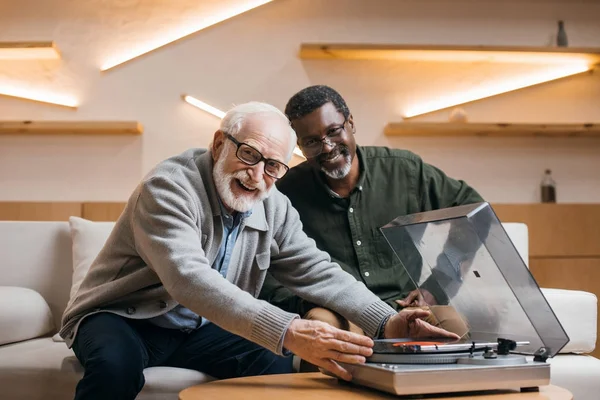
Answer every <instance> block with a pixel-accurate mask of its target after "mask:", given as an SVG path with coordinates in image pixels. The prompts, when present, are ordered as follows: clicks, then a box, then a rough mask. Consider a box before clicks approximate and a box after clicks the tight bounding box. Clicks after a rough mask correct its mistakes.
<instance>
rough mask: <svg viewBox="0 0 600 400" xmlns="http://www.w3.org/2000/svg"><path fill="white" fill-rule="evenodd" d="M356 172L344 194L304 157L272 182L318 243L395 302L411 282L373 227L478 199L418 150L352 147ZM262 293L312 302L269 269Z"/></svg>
mask: <svg viewBox="0 0 600 400" xmlns="http://www.w3.org/2000/svg"><path fill="white" fill-rule="evenodd" d="M357 156H358V160H359V165H360V176H359V179H358V182H357V184H356V187H355V188H354V190H353V191H352V192H351V193H350V196H349V197H347V198H340V197H339V196H337V195H336V194H335V193H334V192H332V191H331V190H330V189H329V187H328V186H327V185H326V184H325V182H324V178H323V177H322V175H321V172H318V171H315V170H314V169H313V168H311V167H310V166H309V165H308V164H307V163H303V164H300V165H298V166H296V167H294V168H292V169H291V170H290V171H289V172H288V174H287V175H286V176H285V177H284V178H283V179H281V180H280V181H279V182H278V184H277V186H278V188H279V190H280V191H281V192H282V193H284V194H285V195H287V196H288V197H289V199H290V201H291V202H292V205H293V206H294V207H295V208H296V209H297V210H298V212H299V214H300V218H301V220H302V224H303V226H304V231H305V232H306V233H307V234H308V236H310V237H311V238H313V239H314V240H315V241H316V243H317V246H318V247H319V248H320V249H322V250H324V251H326V252H328V253H329V254H330V255H331V258H332V259H333V260H334V261H335V262H337V263H339V264H340V265H341V267H342V268H343V269H344V270H345V271H347V272H349V273H350V274H352V275H353V276H354V277H355V278H356V279H357V280H359V281H362V282H364V284H365V285H366V286H367V287H368V288H369V289H370V290H371V291H372V292H373V293H375V294H376V295H377V296H379V297H380V298H381V299H382V300H384V301H386V302H388V303H389V304H390V305H391V306H392V307H395V308H398V305H397V304H396V303H395V302H394V301H395V300H397V299H402V298H404V297H405V295H406V294H407V293H408V292H410V291H411V290H413V289H414V286H413V285H412V283H411V282H410V279H409V277H408V275H407V274H406V272H405V270H404V268H403V267H402V265H401V263H400V261H399V260H398V258H397V257H396V256H395V254H394V253H393V250H392V249H391V248H390V246H389V245H388V244H387V242H386V240H385V238H384V237H383V235H382V234H381V232H380V230H379V228H381V227H382V226H384V225H386V224H387V223H389V222H390V221H392V220H393V219H394V218H396V217H399V216H401V215H407V214H412V213H417V212H422V211H429V210H434V209H440V208H447V207H453V206H458V205H462V204H470V203H477V202H481V201H483V199H482V198H481V196H480V195H479V194H478V193H477V192H476V191H475V190H474V189H472V188H471V187H469V186H468V185H467V184H466V183H465V182H463V181H459V180H455V179H452V178H449V177H448V176H446V174H444V173H443V172H442V171H441V170H439V169H437V168H435V167H433V166H431V165H429V164H426V163H424V162H423V160H422V159H421V158H420V157H419V156H417V155H416V154H414V153H412V152H409V151H406V150H397V149H389V148H387V147H357ZM260 297H261V298H263V299H265V300H267V301H269V302H271V303H273V304H275V305H276V306H279V307H280V308H283V309H284V310H287V311H291V312H297V313H299V314H300V315H303V314H304V313H305V312H306V311H308V310H309V309H310V308H312V306H313V305H311V304H308V303H306V302H304V301H302V300H301V299H300V298H298V297H296V296H294V295H293V294H292V293H291V292H290V291H289V290H288V289H286V288H284V287H283V286H281V285H280V284H279V283H278V282H277V281H275V280H274V278H272V277H271V276H270V275H269V276H267V280H266V282H265V285H264V286H263V290H262V292H261V295H260Z"/></svg>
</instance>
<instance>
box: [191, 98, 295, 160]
mask: <svg viewBox="0 0 600 400" xmlns="http://www.w3.org/2000/svg"><path fill="white" fill-rule="evenodd" d="M181 98H182V99H183V100H184V101H185V102H186V103H188V104H191V105H193V106H194V107H197V108H199V109H201V110H203V111H206V112H207V113H209V114H212V115H214V116H215V117H217V118H223V117H224V116H225V112H224V111H221V110H219V109H218V108H215V107H213V106H211V105H210V104H206V103H205V102H203V101H200V100H198V99H197V98H195V97H192V96H189V95H186V94H184V95H182V96H181ZM294 154H295V155H297V156H299V157H302V158H306V157H305V156H304V154H302V151H301V150H300V149H299V148H298V147H294Z"/></svg>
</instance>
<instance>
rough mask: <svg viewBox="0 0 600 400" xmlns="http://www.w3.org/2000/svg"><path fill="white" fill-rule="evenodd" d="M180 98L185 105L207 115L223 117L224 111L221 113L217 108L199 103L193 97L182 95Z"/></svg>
mask: <svg viewBox="0 0 600 400" xmlns="http://www.w3.org/2000/svg"><path fill="white" fill-rule="evenodd" d="M181 98H182V99H183V100H184V101H186V102H187V103H189V104H191V105H193V106H194V107H198V108H199V109H201V110H203V111H206V112H207V113H209V114H212V115H214V116H215V117H218V118H223V117H224V116H225V111H221V110H219V109H218V108H215V107H213V106H211V105H209V104H206V103H205V102H203V101H200V100H198V99H197V98H195V97H192V96H188V95H187V94H184V95H182V96H181Z"/></svg>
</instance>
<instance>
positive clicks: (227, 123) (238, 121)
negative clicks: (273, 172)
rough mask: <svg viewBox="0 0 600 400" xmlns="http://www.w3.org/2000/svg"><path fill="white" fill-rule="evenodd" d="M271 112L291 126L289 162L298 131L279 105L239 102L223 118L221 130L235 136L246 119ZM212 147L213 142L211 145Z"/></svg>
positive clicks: (287, 159)
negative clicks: (293, 127)
mask: <svg viewBox="0 0 600 400" xmlns="http://www.w3.org/2000/svg"><path fill="white" fill-rule="evenodd" d="M259 113H263V114H271V115H276V116H279V117H281V118H282V119H283V120H285V122H286V123H287V124H288V126H289V133H290V149H289V150H288V153H287V158H286V162H289V161H290V160H291V158H292V152H293V151H294V147H295V146H296V132H295V131H294V129H292V126H291V124H290V121H289V119H288V118H287V117H286V116H285V114H284V113H282V112H281V111H280V110H279V109H278V108H277V107H275V106H272V105H271V104H267V103H261V102H258V101H251V102H248V103H243V104H239V105H237V106H235V107H233V108H232V109H230V110H229V111H227V113H226V114H225V116H224V117H223V119H222V120H221V126H220V127H219V130H220V131H222V132H226V133H228V134H230V135H231V136H233V137H236V136H237V135H238V134H239V133H240V130H241V129H242V125H243V124H244V121H246V119H247V118H248V117H249V116H250V115H253V114H259ZM210 148H212V144H211V146H210Z"/></svg>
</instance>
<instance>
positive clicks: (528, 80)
mask: <svg viewBox="0 0 600 400" xmlns="http://www.w3.org/2000/svg"><path fill="white" fill-rule="evenodd" d="M591 69H593V66H590V65H588V64H587V63H583V62H582V63H579V64H566V65H561V66H557V67H553V68H551V69H548V70H546V71H541V72H535V73H533V74H531V75H528V76H522V77H518V78H515V79H514V80H511V81H503V82H498V83H496V84H493V85H488V86H483V87H477V88H474V89H472V90H465V91H461V92H457V93H453V94H451V95H448V96H445V97H441V98H439V99H436V100H433V101H431V102H428V103H424V104H420V105H417V106H415V107H412V108H409V109H408V110H406V111H405V113H404V118H413V117H416V116H418V115H423V114H428V113H431V112H434V111H439V110H443V109H445V108H450V107H455V106H458V105H461V104H465V103H469V102H471V101H475V100H481V99H485V98H488V97H492V96H497V95H499V94H503V93H508V92H511V91H513V90H518V89H523V88H526V87H529V86H534V85H539V84H541V83H545V82H550V81H553V80H556V79H560V78H566V77H568V76H571V75H577V74H581V73H583V72H587V71H590V70H591Z"/></svg>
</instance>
